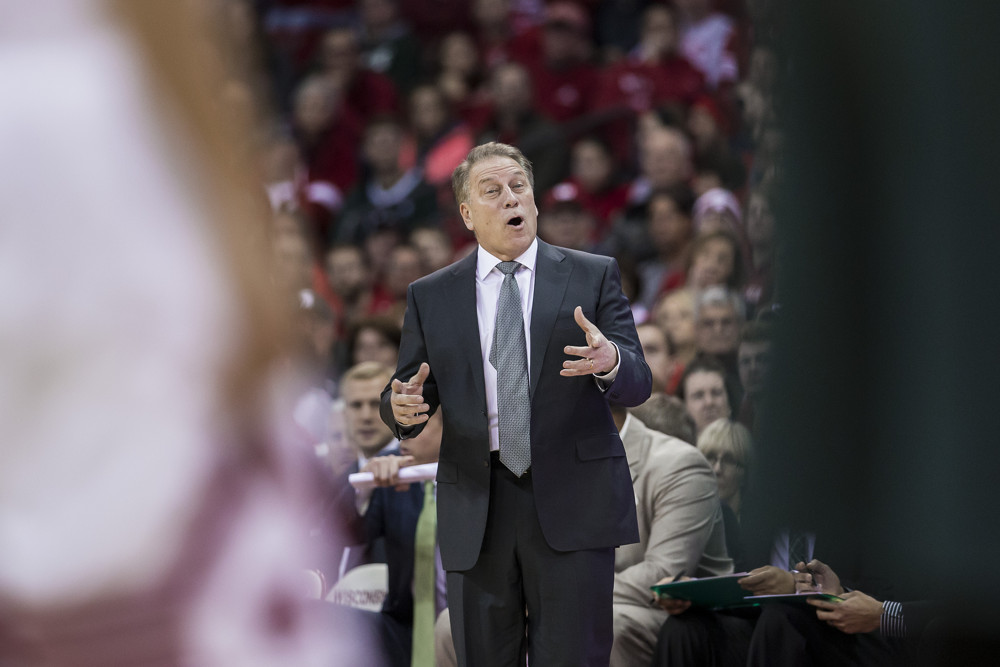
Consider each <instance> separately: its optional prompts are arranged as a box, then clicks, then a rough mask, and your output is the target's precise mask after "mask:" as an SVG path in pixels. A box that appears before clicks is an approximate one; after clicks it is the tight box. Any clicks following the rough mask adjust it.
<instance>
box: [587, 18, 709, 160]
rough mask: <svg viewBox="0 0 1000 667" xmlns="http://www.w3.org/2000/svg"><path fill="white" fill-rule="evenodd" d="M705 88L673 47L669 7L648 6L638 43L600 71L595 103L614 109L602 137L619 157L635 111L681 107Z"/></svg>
mask: <svg viewBox="0 0 1000 667" xmlns="http://www.w3.org/2000/svg"><path fill="white" fill-rule="evenodd" d="M704 91H705V79H704V76H703V75H702V74H701V72H699V71H698V70H696V69H695V68H694V66H692V65H691V63H690V62H688V60H687V59H686V58H684V57H683V56H682V55H680V54H679V53H678V51H677V28H676V22H675V19H674V13H673V11H672V10H671V9H670V8H669V7H667V6H664V5H652V6H650V7H648V8H647V9H646V10H645V11H644V12H643V15H642V29H641V36H640V40H639V43H638V44H637V45H636V47H635V48H634V49H632V51H631V52H630V53H629V55H628V57H627V58H626V59H624V60H622V61H621V62H618V63H615V64H612V65H609V66H608V67H607V69H605V70H604V71H603V72H602V73H601V77H600V82H599V84H598V94H597V95H596V96H595V108H596V109H600V110H604V111H605V112H607V111H608V110H616V109H617V110H618V111H619V115H620V114H625V115H624V117H615V118H614V119H612V120H610V121H609V125H608V126H607V129H606V136H607V137H608V139H609V141H610V142H611V144H612V146H614V148H615V154H616V155H618V156H619V158H621V157H622V156H624V155H627V154H628V152H629V151H630V150H631V147H632V146H631V139H632V133H633V131H634V126H635V118H636V115H638V114H642V113H645V112H647V111H651V110H653V109H657V108H672V109H673V110H674V111H675V112H676V111H683V110H684V109H685V108H686V107H687V106H688V105H690V104H691V103H692V102H693V101H694V100H695V99H696V98H697V97H698V96H699V95H701V94H702V93H703V92H704Z"/></svg>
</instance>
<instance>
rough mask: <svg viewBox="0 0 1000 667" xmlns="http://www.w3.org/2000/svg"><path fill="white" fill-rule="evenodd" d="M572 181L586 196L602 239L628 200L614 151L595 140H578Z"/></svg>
mask: <svg viewBox="0 0 1000 667" xmlns="http://www.w3.org/2000/svg"><path fill="white" fill-rule="evenodd" d="M569 181H570V182H571V183H573V184H574V185H576V186H577V187H578V188H580V191H581V192H582V193H583V195H584V197H583V200H584V203H585V205H586V206H587V208H588V209H590V211H591V212H592V213H593V214H594V217H595V219H596V221H597V233H598V239H597V240H600V237H603V236H604V235H605V234H606V233H607V232H608V230H609V229H610V227H611V221H612V220H613V219H614V218H615V217H616V216H617V214H618V213H619V212H621V211H622V209H624V207H625V200H626V198H627V197H628V185H626V184H625V183H624V182H622V180H621V170H620V169H619V168H618V165H617V162H616V160H615V158H614V156H613V155H612V154H611V149H610V148H608V146H607V145H606V144H605V143H604V142H602V141H601V140H600V139H597V138H595V137H584V138H583V139H578V140H577V141H576V142H575V143H574V144H573V147H572V149H571V151H570V177H569Z"/></svg>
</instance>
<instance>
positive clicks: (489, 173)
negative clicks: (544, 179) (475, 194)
mask: <svg viewBox="0 0 1000 667" xmlns="http://www.w3.org/2000/svg"><path fill="white" fill-rule="evenodd" d="M469 176H470V178H469V180H470V181H471V183H472V185H473V186H477V185H479V184H480V183H485V182H490V181H506V180H509V179H511V178H516V177H521V178H527V177H528V175H527V173H525V171H524V169H522V168H521V165H519V164H518V163H517V162H516V161H515V160H514V159H512V158H509V157H502V156H498V157H490V158H486V159H485V160H481V161H480V162H477V163H476V164H474V165H472V170H471V172H470V174H469Z"/></svg>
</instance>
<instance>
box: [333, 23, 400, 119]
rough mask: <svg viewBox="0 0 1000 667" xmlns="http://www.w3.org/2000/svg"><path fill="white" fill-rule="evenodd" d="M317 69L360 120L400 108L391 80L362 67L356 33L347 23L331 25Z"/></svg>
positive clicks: (388, 113) (392, 112) (391, 112)
mask: <svg viewBox="0 0 1000 667" xmlns="http://www.w3.org/2000/svg"><path fill="white" fill-rule="evenodd" d="M317 72H318V73H319V74H320V75H321V76H322V77H323V78H324V79H326V80H327V81H329V82H330V83H331V84H332V85H333V87H334V88H335V89H336V90H337V91H339V92H340V95H341V97H342V98H343V100H344V104H345V105H346V106H347V108H349V109H350V110H351V111H352V112H353V113H354V114H355V115H356V116H357V117H358V118H360V119H362V120H367V119H370V118H374V117H376V116H383V115H390V114H395V113H397V112H398V111H399V97H398V93H397V92H396V86H395V85H394V84H393V83H392V80H391V79H390V78H389V77H387V76H385V75H383V74H379V73H378V72H373V71H372V70H370V69H365V68H363V67H361V54H360V45H359V42H358V35H357V33H356V32H355V31H354V30H353V29H352V28H350V27H346V26H343V27H337V28H333V29H332V30H330V31H329V32H327V33H326V34H325V35H324V36H323V42H322V44H321V45H320V48H319V68H318V70H317Z"/></svg>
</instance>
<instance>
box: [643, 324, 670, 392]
mask: <svg viewBox="0 0 1000 667" xmlns="http://www.w3.org/2000/svg"><path fill="white" fill-rule="evenodd" d="M636 333H638V334H639V344H640V345H642V356H644V357H645V358H646V364H647V365H648V366H649V370H650V372H652V374H653V390H654V391H662V390H663V389H664V388H665V387H666V386H667V382H668V381H669V380H670V355H669V353H668V351H667V335H666V334H665V333H663V330H662V329H661V328H660V327H658V326H657V325H655V324H642V325H639V326H638V327H636Z"/></svg>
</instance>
